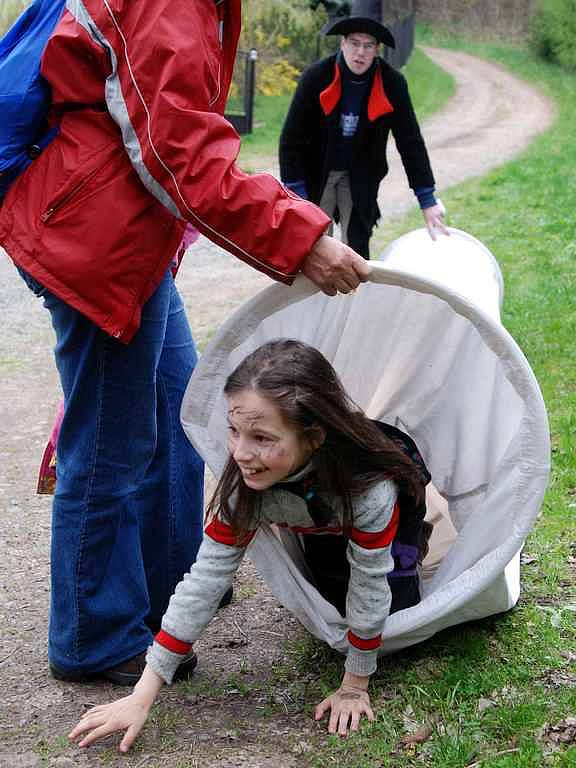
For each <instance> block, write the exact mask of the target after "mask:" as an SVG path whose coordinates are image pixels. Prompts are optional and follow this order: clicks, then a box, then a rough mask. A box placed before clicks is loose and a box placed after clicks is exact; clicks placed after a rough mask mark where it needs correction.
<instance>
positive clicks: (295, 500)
mask: <svg viewBox="0 0 576 768" xmlns="http://www.w3.org/2000/svg"><path fill="white" fill-rule="evenodd" d="M304 474H305V471H302V472H299V473H298V474H297V475H295V476H293V477H292V478H290V479H289V481H290V480H292V481H296V480H300V479H301V478H302V476H303V475H304ZM289 481H284V483H286V482H289ZM322 500H323V501H325V502H326V503H327V504H328V505H329V506H330V508H331V509H333V510H334V513H335V519H334V521H333V522H332V521H331V522H330V524H329V525H328V526H326V527H323V528H318V527H317V526H316V525H315V523H314V521H313V520H312V518H311V517H310V514H309V512H308V508H307V505H306V502H305V501H304V500H303V499H302V498H300V497H299V496H297V495H296V494H294V493H290V492H289V491H287V490H284V489H282V490H280V489H275V488H274V487H272V488H270V489H268V490H266V491H264V492H263V499H262V505H261V513H260V519H259V521H258V522H257V523H255V527H254V529H253V530H252V531H251V532H250V535H249V536H248V537H247V539H246V541H245V542H243V546H239V545H238V543H237V542H236V539H235V536H234V533H233V531H232V529H231V528H230V527H229V526H228V525H227V524H226V523H224V522H223V521H222V520H220V519H218V518H215V519H214V520H212V521H211V522H210V523H209V524H208V526H207V527H206V531H205V536H204V540H203V542H202V544H201V546H200V550H199V552H198V557H197V559H196V562H195V563H194V565H193V566H192V567H191V569H190V571H189V573H187V574H186V575H185V576H184V578H183V579H182V581H181V582H180V583H179V584H178V586H177V587H176V591H175V592H174V595H173V596H172V598H171V599H170V604H169V606H168V610H167V611H166V613H165V615H164V618H163V620H162V630H161V631H160V632H159V633H158V635H157V636H156V638H155V641H154V644H153V645H152V646H151V647H150V648H149V649H148V654H147V657H146V659H147V662H148V664H149V665H150V666H151V667H152V669H153V670H154V671H155V672H156V673H157V674H158V675H159V676H160V677H162V678H163V679H164V680H165V682H167V683H170V682H171V681H172V677H173V675H174V672H175V671H176V668H177V667H178V664H179V663H180V662H181V661H182V657H183V655H184V654H186V653H188V652H189V651H190V649H191V648H192V644H193V643H194V641H195V640H196V639H197V638H198V637H199V636H200V634H201V633H202V630H203V629H204V627H205V626H206V625H207V624H208V622H209V621H210V620H211V619H212V617H213V616H214V614H215V613H216V610H217V609H218V605H219V602H220V599H221V598H222V596H223V594H224V593H225V592H226V590H227V589H228V588H229V587H230V585H231V584H232V579H233V576H234V574H235V572H236V570H237V569H238V566H239V565H240V562H241V560H242V558H243V556H244V553H245V551H246V547H247V545H248V543H249V541H250V540H251V539H252V538H253V537H254V535H255V534H256V533H257V530H258V526H259V524H260V523H261V522H266V523H270V524H276V525H280V526H282V527H288V528H290V529H292V530H293V531H294V532H295V533H306V534H318V535H322V534H323V533H324V534H326V533H330V534H335V533H336V534H337V533H341V532H342V511H341V508H340V505H339V503H337V502H335V501H334V500H331V499H330V497H329V496H325V495H322ZM353 511H354V517H353V528H352V530H351V532H350V534H349V543H348V550H347V557H348V561H349V563H350V581H349V586H348V594H347V597H346V619H347V622H348V627H349V631H348V642H349V650H348V655H347V659H346V670H347V671H348V672H351V673H354V674H356V675H370V674H372V673H373V672H374V671H375V669H376V659H377V655H378V648H379V647H380V643H381V635H382V631H383V629H384V623H385V621H386V618H387V616H388V613H389V610H390V602H391V594H390V588H389V586H388V579H387V574H388V573H389V572H390V571H391V570H392V569H393V567H394V562H393V559H392V556H391V553H390V545H391V543H392V539H393V538H394V534H395V532H396V528H397V525H398V504H397V489H396V485H395V484H394V483H393V482H392V481H391V480H382V481H381V482H379V483H378V484H376V485H374V486H372V488H370V489H369V490H368V491H366V492H365V493H363V494H362V495H361V496H359V497H358V498H356V499H353Z"/></svg>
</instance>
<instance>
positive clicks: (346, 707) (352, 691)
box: [314, 682, 374, 736]
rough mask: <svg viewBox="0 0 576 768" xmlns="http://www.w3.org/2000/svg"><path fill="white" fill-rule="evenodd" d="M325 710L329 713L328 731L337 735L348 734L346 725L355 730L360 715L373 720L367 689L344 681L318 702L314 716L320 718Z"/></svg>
mask: <svg viewBox="0 0 576 768" xmlns="http://www.w3.org/2000/svg"><path fill="white" fill-rule="evenodd" d="M327 712H329V713H330V719H329V721H328V733H337V734H338V735H339V736H348V732H349V731H348V727H350V731H357V730H358V724H359V723H360V718H361V716H362V715H366V716H367V718H368V720H370V721H373V720H374V712H373V711H372V707H371V706H370V696H369V695H368V691H367V690H365V689H364V688H357V687H354V686H352V685H350V684H349V683H345V682H343V683H342V685H341V686H340V688H338V690H337V691H334V693H331V694H330V696H328V697H327V698H325V699H324V701H322V702H320V704H318V706H317V707H316V710H315V712H314V718H315V719H316V720H321V719H322V718H323V717H324V715H325V714H326V713H327Z"/></svg>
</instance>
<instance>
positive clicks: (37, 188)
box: [0, 0, 367, 684]
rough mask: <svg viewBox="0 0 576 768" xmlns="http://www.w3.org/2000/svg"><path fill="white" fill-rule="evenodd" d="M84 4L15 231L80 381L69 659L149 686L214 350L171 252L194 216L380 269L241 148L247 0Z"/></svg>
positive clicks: (53, 78)
mask: <svg viewBox="0 0 576 768" xmlns="http://www.w3.org/2000/svg"><path fill="white" fill-rule="evenodd" d="M68 6H69V7H68V9H67V10H66V11H65V12H64V15H63V17H62V19H61V21H60V23H59V25H58V26H57V28H56V30H55V32H54V34H53V35H52V37H51V39H50V40H49V43H48V46H47V48H46V50H45V53H44V57H43V61H42V72H43V75H44V76H45V77H46V79H47V80H48V81H49V83H50V85H51V86H52V94H53V116H52V118H53V121H55V122H57V123H58V124H59V127H60V130H59V134H58V136H57V138H56V139H55V140H54V141H53V142H52V143H51V144H50V145H49V146H48V148H47V149H46V150H45V151H44V152H43V153H42V154H41V155H40V157H38V158H37V159H36V160H35V161H34V162H33V163H32V164H31V166H30V167H29V168H28V169H27V171H26V172H25V173H24V174H23V175H22V176H21V177H19V178H18V179H17V180H16V181H15V182H14V183H13V184H12V186H11V188H10V190H9V192H8V194H7V196H6V198H5V200H4V202H3V205H2V207H1V209H0V243H1V244H2V245H3V246H4V248H5V249H6V251H7V252H8V254H9V255H10V257H11V258H12V259H13V261H14V263H15V264H16V266H17V267H18V268H19V270H20V272H21V274H22V275H23V277H24V278H25V280H26V281H27V283H28V285H29V286H30V287H31V288H32V289H33V290H34V291H35V292H36V293H37V294H38V295H40V296H42V297H43V299H44V304H45V306H46V307H47V308H48V309H49V311H50V313H51V317H52V323H53V326H54V329H55V332H56V338H57V342H56V347H55V355H56V363H57V366H58V370H59V373H60V378H61V381H62V386H63V390H64V396H65V414H64V419H63V422H62V427H61V431H60V436H59V441H58V483H57V489H56V494H55V498H54V508H53V522H52V602H51V616H50V630H49V658H50V665H51V669H52V672H53V674H54V675H56V676H57V677H59V678H61V679H67V680H84V679H91V678H93V677H95V676H105V677H107V678H108V679H112V680H114V681H116V682H119V683H125V684H131V683H132V682H134V681H135V680H136V679H137V678H138V676H139V672H140V671H141V662H142V654H143V651H144V650H145V649H146V647H147V646H148V645H149V643H150V642H151V639H152V635H151V630H153V629H155V627H156V626H157V624H158V623H159V620H160V617H161V616H162V614H163V612H164V610H165V608H166V606H167V603H168V599H169V597H170V595H171V593H172V591H173V588H174V586H175V584H176V583H177V582H178V581H179V580H180V578H181V576H182V573H183V572H185V571H186V570H188V568H189V566H190V563H191V562H192V561H193V560H194V558H195V554H196V551H197V549H198V546H199V543H200V538H201V521H202V510H203V503H202V476H203V468H202V464H201V461H200V459H199V457H198V456H197V455H196V454H195V453H194V451H193V450H192V448H191V446H190V445H189V444H188V442H187V441H186V438H185V436H184V434H183V432H182V429H181V427H180V422H179V408H180V402H181V399H182V395H183V392H184V389H185V386H186V384H187V381H188V378H189V376H190V373H191V372H192V369H193V367H194V364H195V361H196V353H195V349H194V344H193V340H192V337H191V334H190V329H189V327H188V324H187V321H186V318H185V314H184V311H183V306H182V302H181V300H180V297H179V296H178V293H177V291H176V288H175V286H174V282H173V276H172V270H171V266H172V264H173V259H174V255H175V253H176V251H177V249H178V246H179V244H180V241H181V240H182V235H183V232H184V229H185V226H186V223H187V222H191V223H193V224H194V225H195V226H196V227H197V228H198V229H199V230H200V231H201V232H202V233H203V234H205V235H206V236H208V237H209V238H210V239H211V240H213V241H214V242H215V243H218V244H219V245H221V246H222V247H224V248H225V249H226V250H228V251H229V252H230V253H232V254H234V255H236V256H238V257H239V258H241V259H243V260H244V261H246V262H247V263H249V264H251V265H252V266H254V267H256V268H257V269H260V270H261V271H263V272H265V273H266V274H268V275H270V276H271V277H273V278H275V279H277V280H282V281H284V282H286V283H290V282H291V280H292V279H293V277H294V276H295V274H296V273H297V272H298V271H300V270H301V271H303V272H304V274H306V275H307V276H308V277H309V278H310V279H312V280H313V281H314V282H315V283H316V284H317V285H319V286H320V287H321V288H322V289H323V290H324V291H325V292H326V293H328V294H331V295H332V294H334V293H336V292H337V291H341V292H347V291H349V290H353V289H354V288H355V287H356V286H357V285H358V283H359V282H360V281H361V280H364V279H366V275H367V267H366V266H365V262H364V261H363V260H362V259H361V258H360V257H359V256H357V255H356V254H355V253H354V252H353V251H351V250H350V249H348V248H346V246H343V245H342V244H340V243H337V242H336V241H334V240H332V239H331V238H328V237H326V236H324V235H323V232H324V231H325V229H326V227H327V225H328V223H329V219H328V217H326V216H325V215H324V214H323V213H322V212H321V211H320V210H319V209H318V208H316V207H315V206H313V205H311V204H309V203H307V202H304V201H302V200H300V199H299V198H297V197H296V196H294V195H292V194H291V193H289V192H288V191H287V190H286V189H285V188H284V187H283V186H282V185H281V184H280V183H279V182H277V181H276V180H275V179H274V178H273V177H271V176H269V175H264V174H263V175H257V176H252V177H250V176H248V175H246V174H244V173H243V172H242V171H240V170H239V169H238V168H237V167H236V166H235V158H236V155H237V152H238V148H239V140H238V137H237V135H236V133H235V132H234V130H233V129H232V127H231V126H230V125H229V123H228V122H227V121H226V120H225V119H224V117H223V116H222V113H223V110H224V104H225V101H226V95H227V92H228V87H229V83H230V78H231V74H232V66H233V62H234V57H235V52H236V45H237V38H238V33H239V23H240V0H195V2H193V3H190V2H188V1H187V0H170V1H169V0H148V1H147V2H146V3H144V2H138V0H132V2H129V3H128V2H124V0H84V2H82V3H69V4H68ZM192 666H193V664H192V663H191V665H190V667H192Z"/></svg>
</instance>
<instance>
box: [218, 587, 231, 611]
mask: <svg viewBox="0 0 576 768" xmlns="http://www.w3.org/2000/svg"><path fill="white" fill-rule="evenodd" d="M233 596H234V587H229V588H228V589H227V590H226V592H224V594H223V595H222V598H221V599H220V602H219V603H218V608H226V606H227V605H230V603H231V602H232V597H233Z"/></svg>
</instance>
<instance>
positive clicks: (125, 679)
mask: <svg viewBox="0 0 576 768" xmlns="http://www.w3.org/2000/svg"><path fill="white" fill-rule="evenodd" d="M197 664H198V657H197V656H196V654H195V653H194V652H193V651H192V652H191V653H189V654H188V655H187V656H185V657H184V659H183V660H182V662H181V663H180V665H179V667H178V669H177V670H176V672H175V674H174V680H188V678H190V677H191V676H192V674H193V673H194V670H195V669H196V665H197ZM145 666H146V653H145V652H143V653H139V654H138V655H137V656H134V657H132V658H131V659H128V660H127V661H123V662H122V663H121V664H116V666H114V667H110V668H109V669H103V670H101V671H100V672H82V671H67V670H63V669H60V668H59V667H57V666H55V665H54V664H52V663H50V673H51V675H52V677H53V678H55V679H56V680H62V681H64V682H66V683H91V682H94V681H96V680H107V681H108V682H110V683H114V684H115V685H122V686H133V685H136V683H137V682H138V680H139V679H140V676H141V674H142V672H143V671H144V667H145Z"/></svg>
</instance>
